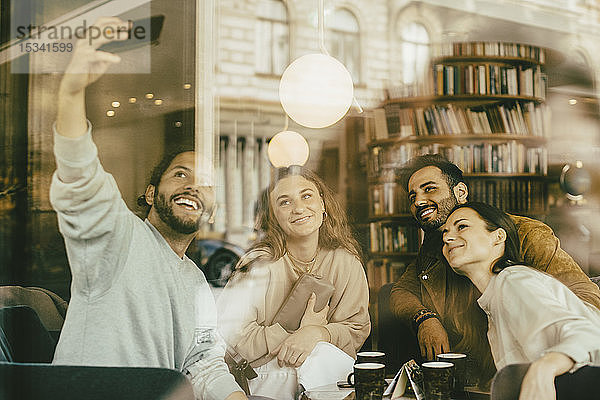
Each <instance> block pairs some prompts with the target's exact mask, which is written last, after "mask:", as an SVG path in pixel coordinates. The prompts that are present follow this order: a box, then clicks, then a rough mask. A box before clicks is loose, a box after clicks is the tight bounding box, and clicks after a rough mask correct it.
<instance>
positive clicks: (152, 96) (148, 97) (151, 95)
mask: <svg viewBox="0 0 600 400" xmlns="http://www.w3.org/2000/svg"><path fill="white" fill-rule="evenodd" d="M146 98H147V99H148V100H151V99H153V98H154V93H146Z"/></svg>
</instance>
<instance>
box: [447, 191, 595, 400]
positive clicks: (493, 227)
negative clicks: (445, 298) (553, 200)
mask: <svg viewBox="0 0 600 400" xmlns="http://www.w3.org/2000/svg"><path fill="white" fill-rule="evenodd" d="M442 232H443V241H444V247H443V253H444V257H446V259H447V260H448V263H449V264H450V266H451V267H452V269H453V270H454V271H455V272H456V273H458V274H459V275H464V276H466V277H467V278H469V280H470V281H471V282H473V284H474V285H475V286H476V287H477V289H478V290H479V292H480V293H482V294H481V297H479V299H478V300H477V302H478V304H479V306H480V307H481V308H482V309H483V311H485V313H486V314H487V316H488V340H489V342H490V347H491V350H492V355H493V357H494V362H495V364H496V367H497V368H498V370H500V369H501V368H503V367H505V366H506V365H509V364H518V363H531V366H530V367H529V370H528V372H527V374H526V375H525V377H524V379H523V384H522V386H521V395H520V399H521V400H527V399H553V398H555V387H554V378H555V377H556V376H558V375H561V374H563V373H566V372H575V371H576V370H578V369H579V368H581V367H582V366H586V365H600V340H599V338H600V310H598V309H597V308H595V307H593V306H591V305H590V304H588V303H585V302H584V301H582V300H581V299H579V298H578V297H577V296H575V294H573V292H571V291H570V290H569V289H568V288H567V287H566V286H565V285H563V284H562V283H561V282H559V281H558V280H557V279H555V278H554V277H552V276H550V275H548V274H545V273H543V272H540V271H538V270H535V269H533V268H530V267H527V266H525V265H522V262H521V260H520V256H519V254H520V252H519V237H518V234H517V228H516V226H515V224H514V223H513V221H512V219H511V218H510V217H509V216H508V215H507V214H505V213H504V212H502V211H501V210H499V209H497V208H495V207H492V206H490V205H488V204H484V203H477V202H471V203H466V204H462V205H459V206H457V207H455V208H454V211H453V212H452V213H451V214H450V216H449V217H448V220H447V221H446V224H445V225H444V227H443V231H442Z"/></svg>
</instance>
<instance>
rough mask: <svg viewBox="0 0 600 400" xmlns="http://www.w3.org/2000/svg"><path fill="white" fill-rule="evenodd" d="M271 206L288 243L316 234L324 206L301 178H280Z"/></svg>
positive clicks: (306, 180) (309, 183)
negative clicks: (291, 240)
mask: <svg viewBox="0 0 600 400" xmlns="http://www.w3.org/2000/svg"><path fill="white" fill-rule="evenodd" d="M270 202H271V207H272V208H273V212H274V214H275V218H276V219H277V222H278V223H279V226H280V227H281V229H282V230H283V232H284V233H285V235H286V236H287V237H288V239H290V238H292V239H293V238H303V237H307V236H310V235H318V234H319V228H320V227H321V224H322V223H323V212H324V211H325V205H324V203H323V199H322V198H321V195H320V194H319V190H318V189H317V186H316V185H315V184H314V183H313V182H311V181H309V180H308V179H306V178H304V177H303V176H301V175H290V176H288V177H286V178H283V179H281V180H280V181H279V182H277V184H276V185H275V187H274V188H273V191H271V194H270Z"/></svg>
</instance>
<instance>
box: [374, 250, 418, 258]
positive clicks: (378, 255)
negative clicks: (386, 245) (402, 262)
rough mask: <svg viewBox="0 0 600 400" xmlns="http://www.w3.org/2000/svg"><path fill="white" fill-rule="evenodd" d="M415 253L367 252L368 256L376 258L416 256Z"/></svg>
mask: <svg viewBox="0 0 600 400" xmlns="http://www.w3.org/2000/svg"><path fill="white" fill-rule="evenodd" d="M416 256H417V253H414V252H377V253H372V252H369V257H370V258H372V259H377V258H412V257H416Z"/></svg>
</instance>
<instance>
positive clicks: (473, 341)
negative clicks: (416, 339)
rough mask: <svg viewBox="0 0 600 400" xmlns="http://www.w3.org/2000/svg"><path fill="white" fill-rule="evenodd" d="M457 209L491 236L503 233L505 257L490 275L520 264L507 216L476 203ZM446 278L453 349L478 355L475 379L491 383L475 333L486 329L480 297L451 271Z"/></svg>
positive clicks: (482, 339) (484, 343)
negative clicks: (482, 225) (476, 218)
mask: <svg viewBox="0 0 600 400" xmlns="http://www.w3.org/2000/svg"><path fill="white" fill-rule="evenodd" d="M459 208H470V209H472V210H473V211H475V212H476V213H477V214H478V215H479V216H480V217H481V219H483V221H484V222H485V224H486V229H487V230H488V231H490V232H492V231H495V230H496V229H498V228H502V229H504V230H505V231H506V242H505V246H504V254H503V255H502V257H500V258H499V259H498V260H496V261H495V262H494V265H493V266H492V272H494V273H498V272H500V271H501V270H502V269H504V268H506V267H508V266H511V265H515V264H523V262H522V259H521V254H520V242H519V235H518V233H517V227H516V225H515V223H514V222H513V220H512V219H511V218H510V216H509V215H508V214H506V213H505V212H503V211H502V210H500V209H498V208H496V207H493V206H491V205H489V204H485V203H480V202H475V201H472V202H467V203H464V204H459V205H457V206H456V207H454V209H453V210H452V212H454V211H455V210H458V209H459ZM446 276H447V292H446V295H447V297H446V304H445V315H446V318H445V321H444V325H445V326H447V328H448V331H449V335H452V334H453V335H455V336H458V340H457V344H456V346H454V348H455V349H456V350H457V351H460V352H463V353H469V352H471V353H472V354H478V358H479V359H478V363H479V365H478V366H477V368H478V370H479V373H478V375H479V376H480V378H481V379H482V380H483V381H487V380H490V379H491V378H492V376H493V375H494V373H495V371H496V368H495V366H494V360H493V357H492V354H491V352H490V346H489V343H488V340H487V337H486V335H485V332H479V331H476V330H475V328H476V327H481V326H487V315H486V314H485V313H484V312H483V310H482V309H481V308H480V307H479V306H478V304H477V299H478V298H479V297H480V296H481V293H480V292H479V290H478V289H477V288H476V287H475V285H473V283H472V282H471V281H470V280H469V279H468V278H467V277H466V276H462V275H458V274H456V273H454V272H453V271H452V269H450V268H448V270H447V273H446ZM451 332H452V333H451ZM482 383H484V382H482Z"/></svg>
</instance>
